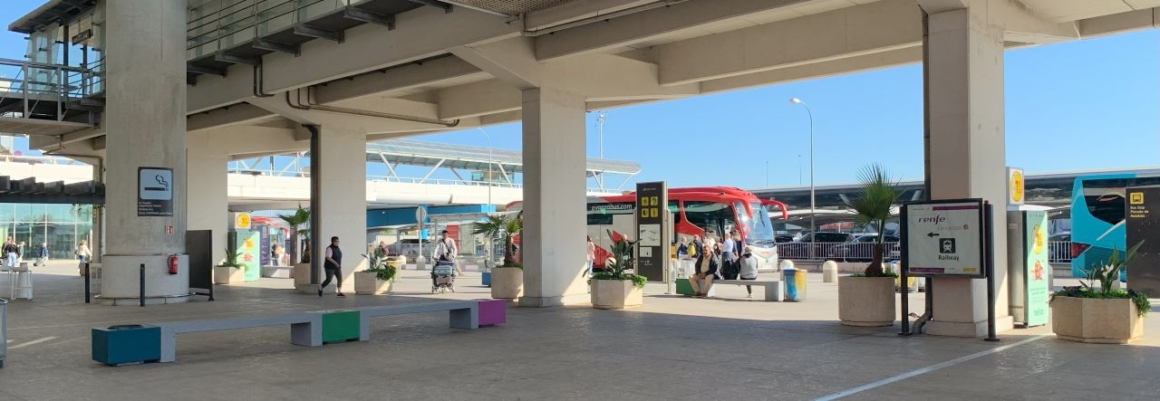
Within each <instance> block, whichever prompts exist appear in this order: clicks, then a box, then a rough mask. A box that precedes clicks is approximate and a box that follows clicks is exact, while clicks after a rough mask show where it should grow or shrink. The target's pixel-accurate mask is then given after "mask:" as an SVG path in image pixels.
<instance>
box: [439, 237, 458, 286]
mask: <svg viewBox="0 0 1160 401" xmlns="http://www.w3.org/2000/svg"><path fill="white" fill-rule="evenodd" d="M458 254H459V250H458V249H457V248H456V246H455V241H454V240H452V239H451V238H447V230H443V231H442V232H440V233H439V245H437V246H435V260H437V261H445V262H451V264H452V265H453V266H455V274H457V275H460V276H462V275H463V270H460V268H459V265H458V264H457V263H455V256H456V255H458Z"/></svg>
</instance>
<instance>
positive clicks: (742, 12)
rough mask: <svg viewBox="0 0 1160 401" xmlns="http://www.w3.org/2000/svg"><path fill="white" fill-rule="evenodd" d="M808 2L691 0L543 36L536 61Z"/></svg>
mask: <svg viewBox="0 0 1160 401" xmlns="http://www.w3.org/2000/svg"><path fill="white" fill-rule="evenodd" d="M806 2H808V0H711V1H706V0H692V1H687V2H684V3H678V4H674V5H672V6H669V7H661V8H657V9H653V10H648V11H644V12H640V13H636V14H631V15H627V16H623V17H620V18H615V19H610V20H608V21H603V22H600V23H596V24H592V25H587V26H582V27H577V28H572V29H567V30H563V31H560V32H555V33H553V34H551V35H544V36H540V37H538V38H536V58H537V59H539V60H540V61H548V60H555V59H559V58H563V57H569V56H576V55H580V54H585V53H592V52H599V51H602V50H608V49H614V48H618V47H623V46H627V45H632V44H637V43H640V42H644V41H648V40H651V39H656V38H660V37H662V36H665V35H671V34H681V33H686V32H690V31H691V30H695V29H697V28H698V27H699V26H703V25H707V24H710V23H716V22H727V21H736V20H741V19H742V18H745V17H751V16H752V15H753V14H755V13H760V12H765V11H772V10H777V9H779V8H783V7H788V6H792V5H795V4H800V3H806Z"/></svg>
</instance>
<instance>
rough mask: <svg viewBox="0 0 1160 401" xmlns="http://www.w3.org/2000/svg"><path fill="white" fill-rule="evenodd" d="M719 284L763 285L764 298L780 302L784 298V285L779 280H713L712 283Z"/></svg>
mask: <svg viewBox="0 0 1160 401" xmlns="http://www.w3.org/2000/svg"><path fill="white" fill-rule="evenodd" d="M719 284H733V285H751V286H754V287H765V300H766V301H769V302H781V300H782V299H783V298H784V294H782V292H783V291H784V289H785V287H784V286H782V284H781V281H779V280H713V285H719Z"/></svg>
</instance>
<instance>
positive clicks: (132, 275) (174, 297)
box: [99, 255, 189, 305]
mask: <svg viewBox="0 0 1160 401" xmlns="http://www.w3.org/2000/svg"><path fill="white" fill-rule="evenodd" d="M168 260H169V255H144V256H142V255H105V260H104V262H103V263H102V264H101V275H102V276H103V277H102V279H101V296H100V298H99V299H100V302H101V303H103V304H110V305H137V304H138V303H137V302H139V301H138V299H139V298H140V296H141V286H140V283H141V276H140V274H141V264H142V263H144V264H145V303H146V304H164V303H181V302H186V301H188V300H189V255H178V257H177V262H178V263H177V266H178V267H177V274H169V267H168V266H169V265H168Z"/></svg>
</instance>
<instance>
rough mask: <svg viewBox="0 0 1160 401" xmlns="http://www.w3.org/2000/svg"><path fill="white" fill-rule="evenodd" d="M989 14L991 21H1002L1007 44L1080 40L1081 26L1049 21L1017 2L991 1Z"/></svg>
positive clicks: (988, 9) (1073, 23)
mask: <svg viewBox="0 0 1160 401" xmlns="http://www.w3.org/2000/svg"><path fill="white" fill-rule="evenodd" d="M987 14H989V17H988V18H989V19H992V20H997V21H1002V23H1003V26H1004V31H1003V40H1004V41H1006V42H1016V43H1027V44H1044V43H1056V42H1062V41H1067V40H1075V39H1079V38H1080V32H1079V24H1077V23H1075V22H1066V23H1056V22H1052V21H1048V20H1047V19H1046V18H1043V17H1042V16H1040V15H1037V14H1035V13H1034V12H1033V11H1032V10H1030V9H1028V8H1027V7H1025V6H1023V5H1022V4H1019V3H1017V2H1012V1H991V2H989V3H987Z"/></svg>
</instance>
